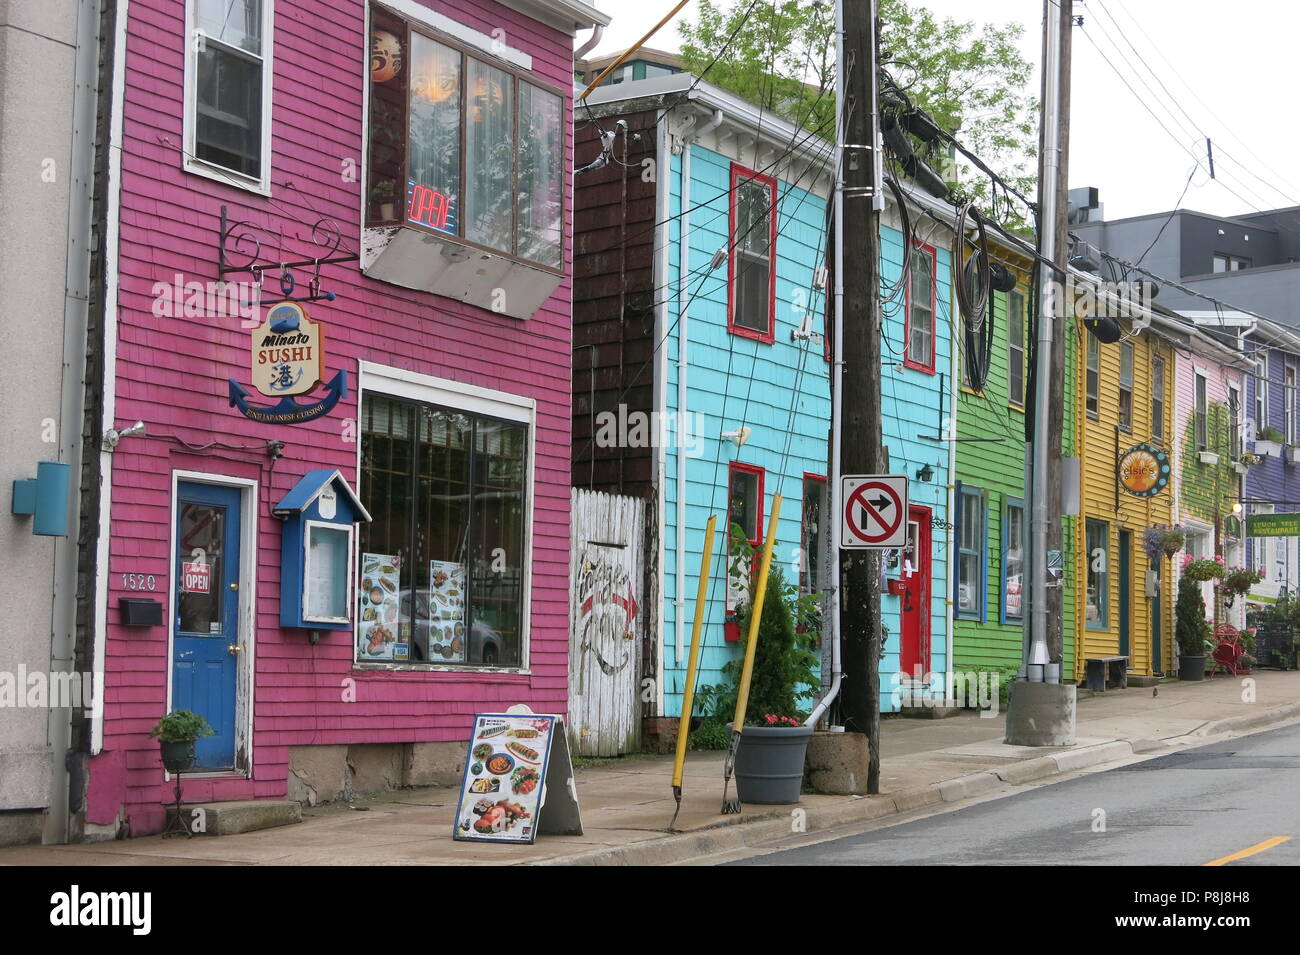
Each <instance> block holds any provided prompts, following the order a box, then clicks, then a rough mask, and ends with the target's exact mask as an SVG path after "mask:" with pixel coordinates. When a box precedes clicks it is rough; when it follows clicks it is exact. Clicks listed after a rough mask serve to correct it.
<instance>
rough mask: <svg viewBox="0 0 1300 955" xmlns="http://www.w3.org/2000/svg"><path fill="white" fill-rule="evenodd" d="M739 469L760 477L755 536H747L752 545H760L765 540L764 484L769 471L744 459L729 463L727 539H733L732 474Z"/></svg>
mask: <svg viewBox="0 0 1300 955" xmlns="http://www.w3.org/2000/svg"><path fill="white" fill-rule="evenodd" d="M737 471H739V472H742V473H744V474H753V475H755V476H756V477H757V478H758V502H757V506H756V508H755V516H754V521H755V527H754V533H755V536H753V537H750V538H747V540H748V541H749V543H750V546H751V547H758V546H760V544H761V542H762V540H763V484H764V480H765V478H766V476H767V472H766V471H765V470H764V469H763V468H761V467H759V466H758V465H757V464H746V463H744V462H743V461H729V462H728V463H727V540H728V542H730V540H731V475H733V474H735V473H736V472H737Z"/></svg>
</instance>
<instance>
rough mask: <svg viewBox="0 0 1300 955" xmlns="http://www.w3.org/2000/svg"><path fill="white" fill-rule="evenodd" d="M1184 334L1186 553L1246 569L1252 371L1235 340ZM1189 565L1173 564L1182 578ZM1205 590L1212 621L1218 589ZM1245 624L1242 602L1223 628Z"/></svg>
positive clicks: (1179, 515) (1180, 377)
mask: <svg viewBox="0 0 1300 955" xmlns="http://www.w3.org/2000/svg"><path fill="white" fill-rule="evenodd" d="M1178 330H1179V331H1180V332H1181V333H1182V335H1183V336H1185V339H1186V340H1185V342H1184V343H1183V347H1181V348H1179V349H1178V350H1177V351H1176V353H1175V359H1174V408H1173V412H1174V420H1173V434H1172V436H1171V437H1172V451H1173V454H1172V460H1173V463H1174V480H1173V482H1172V483H1173V489H1174V500H1175V501H1176V502H1177V510H1176V520H1177V521H1178V523H1179V524H1181V525H1182V526H1183V528H1184V529H1185V530H1186V545H1185V553H1186V554H1190V555H1191V556H1192V557H1193V558H1197V559H1199V558H1202V557H1214V556H1215V555H1216V554H1218V555H1220V556H1222V557H1223V559H1224V561H1225V563H1227V565H1228V566H1240V565H1242V564H1244V563H1245V538H1244V535H1243V533H1242V530H1243V528H1242V522H1241V516H1240V515H1237V516H1234V515H1233V504H1234V502H1236V501H1239V500H1240V498H1241V485H1242V476H1243V475H1244V474H1245V473H1246V470H1247V468H1246V465H1245V464H1243V463H1242V454H1243V450H1244V445H1243V443H1242V437H1243V424H1244V416H1245V404H1244V396H1245V393H1246V392H1245V385H1244V377H1243V369H1244V368H1246V367H1247V365H1246V362H1245V361H1244V359H1243V358H1242V355H1241V353H1240V352H1239V351H1238V350H1237V349H1236V348H1235V347H1232V345H1231V344H1229V342H1228V341H1225V340H1220V339H1219V338H1216V337H1214V336H1213V335H1210V334H1206V333H1205V331H1204V330H1200V329H1197V330H1195V331H1189V330H1188V328H1187V326H1186V325H1182V326H1179V329H1178ZM1216 522H1217V525H1218V536H1217V537H1216V535H1215V526H1216ZM1216 547H1217V550H1216ZM1182 561H1183V557H1182V556H1180V557H1179V558H1178V559H1177V560H1174V561H1173V562H1172V564H1173V569H1174V574H1175V577H1177V575H1178V572H1179V570H1180V568H1181V565H1182ZM1176 583H1177V581H1176V579H1175V581H1174V582H1173V585H1172V586H1170V588H1169V589H1168V593H1169V599H1170V600H1173V599H1174V598H1175V595H1176V593H1177V586H1176ZM1202 589H1203V593H1202V597H1203V599H1204V600H1205V607H1206V613H1207V614H1209V615H1211V616H1212V615H1213V614H1214V588H1213V586H1212V585H1211V584H1205V585H1203V588H1202ZM1245 619H1246V618H1245V602H1244V601H1241V600H1238V601H1236V603H1235V605H1234V606H1233V607H1231V608H1226V609H1225V616H1224V618H1223V619H1221V620H1219V621H1218V622H1219V623H1230V624H1232V625H1233V626H1237V627H1242V626H1245Z"/></svg>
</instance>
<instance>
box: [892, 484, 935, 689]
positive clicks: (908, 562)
mask: <svg viewBox="0 0 1300 955" xmlns="http://www.w3.org/2000/svg"><path fill="white" fill-rule="evenodd" d="M930 515H931V511H930V508H928V507H920V506H919V505H916V504H913V505H912V506H911V507H910V508H908V511H907V547H906V548H905V549H904V551H903V567H902V572H903V600H902V613H901V617H902V619H901V622H900V631H901V633H900V637H901V641H902V644H901V647H900V651H899V653H900V657H899V668H900V669H901V670H902V673H903V677H904V678H905V679H917V680H922V681H928V674H929V672H930V539H931V534H932V531H931V529H930Z"/></svg>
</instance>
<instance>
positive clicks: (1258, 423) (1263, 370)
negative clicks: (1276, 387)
mask: <svg viewBox="0 0 1300 955" xmlns="http://www.w3.org/2000/svg"><path fill="white" fill-rule="evenodd" d="M1267 427H1268V359H1267V358H1263V357H1261V358H1259V359H1258V360H1257V361H1256V362H1255V431H1256V433H1257V434H1263V433H1264V429H1265V428H1267Z"/></svg>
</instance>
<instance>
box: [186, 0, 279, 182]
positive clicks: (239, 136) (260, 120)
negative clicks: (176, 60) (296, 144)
mask: <svg viewBox="0 0 1300 955" xmlns="http://www.w3.org/2000/svg"><path fill="white" fill-rule="evenodd" d="M272 7H273V0H189V2H188V4H187V9H186V14H187V19H188V29H187V36H188V37H189V41H188V42H187V44H186V54H185V169H186V171H187V172H197V173H200V174H202V175H207V176H211V177H213V178H216V179H219V180H221V181H222V182H227V183H231V184H233V185H237V186H242V187H244V188H248V189H252V190H255V191H257V192H263V193H269V192H270V188H271V170H270V166H271V133H270V128H269V126H270V119H271V24H272V22H273V19H274V18H273V10H272Z"/></svg>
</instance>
